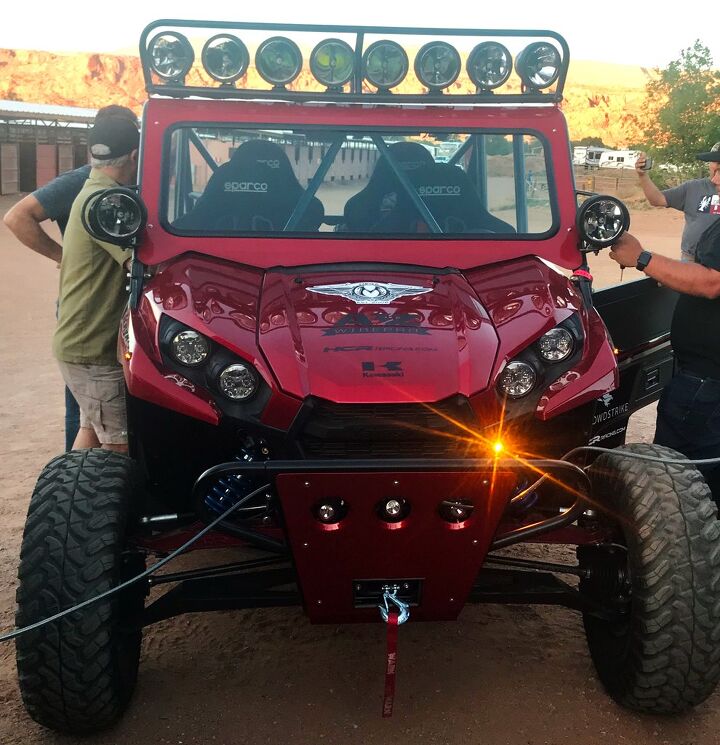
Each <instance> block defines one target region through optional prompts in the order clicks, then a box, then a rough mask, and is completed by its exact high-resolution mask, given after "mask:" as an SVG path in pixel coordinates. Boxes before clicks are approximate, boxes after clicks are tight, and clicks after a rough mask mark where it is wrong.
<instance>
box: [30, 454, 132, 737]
mask: <svg viewBox="0 0 720 745" xmlns="http://www.w3.org/2000/svg"><path fill="white" fill-rule="evenodd" d="M138 481H139V479H138V477H137V471H136V466H135V464H134V463H133V461H131V460H130V459H129V458H128V457H126V456H124V455H120V454H118V453H114V452H110V451H107V450H78V451H73V452H70V453H64V454H63V455H60V456H58V457H57V458H55V459H54V460H52V461H51V462H50V463H49V464H48V465H47V466H46V467H45V469H44V470H43V472H42V473H41V474H40V478H39V479H38V482H37V485H36V487H35V491H34V492H33V496H32V499H31V501H30V508H29V511H28V516H27V522H26V524H25V533H24V535H23V541H22V549H21V555H20V569H19V573H18V578H19V586H18V590H17V616H16V622H17V625H18V627H23V626H28V625H30V624H33V623H36V622H37V621H41V620H43V619H45V618H48V617H49V616H52V615H53V614H55V613H57V612H59V611H61V610H64V609H66V608H68V607H70V606H73V605H76V604H77V603H80V602H82V601H84V600H87V599H89V598H92V597H95V596H96V595H99V594H101V593H103V592H105V591H106V590H109V589H110V588H112V587H115V586H117V585H118V584H120V583H121V582H122V581H124V580H126V579H129V578H130V577H131V576H135V575H136V574H139V573H140V572H141V571H142V570H143V568H144V558H143V557H142V556H141V555H139V554H137V553H135V552H132V551H129V550H128V546H127V545H126V535H127V530H128V526H129V522H130V514H131V504H132V502H133V500H134V497H135V496H136V495H137V492H138ZM143 606H144V589H143V587H142V584H141V583H138V585H134V586H131V587H130V588H128V590H125V591H124V592H122V593H118V594H115V595H112V596H110V597H109V598H107V599H105V600H102V601H100V602H98V603H95V604H92V605H90V606H88V607H86V608H84V609H82V610H79V611H76V612H74V613H71V614H70V615H69V616H66V617H65V618H63V619H61V620H59V621H56V622H53V623H51V624H48V625H46V626H43V627H41V628H39V629H37V630H35V631H32V632H29V633H26V634H24V635H22V636H20V637H18V639H17V641H16V649H17V668H18V678H19V681H20V690H21V693H22V697H23V701H24V703H25V706H26V708H27V710H28V713H29V714H30V716H31V717H32V718H33V719H34V720H35V721H37V722H39V723H40V724H42V725H44V726H46V727H50V728H52V729H54V730H58V731H60V732H67V733H86V732H92V731H96V730H100V729H103V728H105V727H108V726H109V725H110V724H112V723H113V722H114V721H115V720H116V719H117V718H118V717H119V716H120V715H121V714H122V713H123V711H124V710H125V708H126V706H127V704H128V701H129V700H130V696H131V695H132V692H133V690H134V688H135V681H136V678H137V669H138V661H139V657H140V642H141V620H142V610H143Z"/></svg>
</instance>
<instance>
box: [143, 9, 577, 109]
mask: <svg viewBox="0 0 720 745" xmlns="http://www.w3.org/2000/svg"><path fill="white" fill-rule="evenodd" d="M192 29H197V30H198V31H199V32H204V36H203V37H202V38H197V37H198V36H199V34H198V35H194V34H193V33H192V31H191V30H192ZM180 30H183V32H184V33H180ZM189 30H190V31H189ZM228 32H232V34H229V33H228ZM259 33H262V34H265V35H266V38H264V39H261V41H260V42H259V43H258V45H257V47H258V49H264V46H263V45H267V42H268V41H270V42H271V43H275V46H276V47H277V50H276V49H275V48H274V47H273V48H272V50H271V52H272V54H271V56H270V57H269V58H268V59H267V60H265V61H264V67H265V68H266V69H265V70H264V71H263V70H260V69H259V68H258V67H256V70H257V72H258V73H259V75H260V77H261V78H262V83H267V86H268V87H266V88H265V87H247V86H246V85H244V78H243V77H242V76H241V75H237V76H236V75H233V74H230V73H229V72H223V73H222V74H220V75H218V74H213V73H214V72H216V69H217V67H218V66H220V67H221V68H222V69H225V68H223V67H222V66H223V65H224V66H225V67H226V68H227V69H228V70H232V69H238V70H240V69H242V71H243V74H244V77H245V78H246V77H247V72H246V68H245V67H243V64H242V63H244V62H245V60H234V59H231V58H229V59H227V60H216V61H215V68H214V69H213V70H207V69H203V66H204V67H207V65H206V60H207V54H203V55H194V54H193V44H192V42H191V41H190V40H194V42H195V44H196V45H197V46H198V48H199V47H201V46H202V45H203V44H207V43H209V42H208V40H209V39H210V40H212V39H213V38H214V37H217V36H223V37H230V38H231V39H234V40H235V42H236V44H235V47H237V49H238V50H240V51H242V50H243V49H244V48H245V45H248V44H247V38H242V37H243V36H247V35H255V36H257V35H258V34H259ZM164 35H167V36H168V37H169V39H170V42H171V43H166V42H165V40H164V39H163V36H164ZM293 35H296V40H293V39H292V38H291V37H292V36H293ZM297 35H305V36H308V35H315V39H314V41H311V42H309V43H308V44H307V47H308V48H312V53H311V54H312V55H315V54H318V53H319V52H318V50H322V52H323V54H324V57H323V59H322V60H321V61H318V60H313V59H302V55H303V53H302V52H300V49H299V47H295V45H296V44H297V43H299V40H298V39H297ZM280 37H283V38H284V44H285V47H287V49H285V47H282V45H281V44H279V43H277V41H276V40H277V39H279V38H280ZM338 37H340V38H338ZM342 37H345V38H344V39H343V38H342ZM368 37H369V38H368ZM178 39H180V45H181V44H182V42H183V41H184V42H186V46H187V48H183V49H181V48H180V45H178V41H177V40H178ZM454 40H457V41H460V42H461V43H462V42H464V43H465V44H466V46H467V47H468V49H472V50H473V52H475V53H476V54H475V56H477V49H478V45H482V44H483V43H488V42H491V44H490V46H491V47H492V46H493V44H492V42H494V46H499V47H500V49H505V51H507V47H508V46H510V45H512V44H514V45H518V44H521V45H522V48H521V49H518V51H517V52H516V53H515V68H516V69H515V72H516V73H517V79H516V81H515V84H516V87H518V88H520V92H519V93H518V92H503V91H502V89H501V86H502V84H504V82H505V81H503V80H502V78H499V80H500V83H499V84H498V86H497V87H493V86H491V85H481V84H479V82H478V71H477V70H475V69H474V67H472V66H471V69H467V66H466V62H467V57H468V56H469V55H470V56H472V55H471V53H470V52H469V51H468V52H465V53H463V54H462V57H463V58H464V61H465V63H464V64H463V68H462V70H461V71H460V70H458V71H457V74H455V71H454V70H451V71H449V72H448V71H445V70H440V67H441V66H442V65H444V64H447V62H446V61H447V60H451V61H452V62H453V64H454V66H455V67H457V60H458V59H460V57H461V53H460V52H459V51H458V50H457V49H456V48H455V47H454V46H453V45H452V43H453V41H454ZM380 41H383V42H388V41H390V42H395V44H400V46H401V47H402V49H404V50H405V52H407V51H408V49H407V45H405V46H403V45H402V43H401V42H402V41H406V42H407V43H408V44H410V45H412V46H413V48H414V47H415V46H417V47H418V48H419V49H420V51H419V52H418V54H417V57H418V58H419V57H420V56H421V55H422V54H423V53H425V57H428V50H435V49H438V50H440V51H442V49H445V50H446V52H445V53H444V56H441V55H440V54H439V53H435V55H434V56H433V55H430V56H429V58H428V59H425V57H424V58H423V60H422V61H420V60H419V59H417V58H416V62H415V73H416V78H417V84H418V87H420V88H422V90H421V91H419V92H417V93H402V92H396V91H392V90H390V88H391V87H393V86H396V85H399V84H400V81H401V80H402V76H400V75H394V74H393V71H392V70H389V71H388V73H387V75H384V74H383V72H384V71H383V70H380V72H378V70H377V69H373V70H372V71H368V69H367V68H368V65H367V55H368V50H371V49H372V48H373V47H376V46H377V45H378V43H379V42H380ZM158 44H159V46H160V50H159V51H158V50H157V49H155V46H158ZM248 46H250V45H248ZM235 47H232V49H231V48H230V47H228V49H227V50H224V49H223V48H221V49H220V53H222V52H223V51H225V52H228V53H229V52H230V51H232V50H233V49H235ZM293 47H295V48H296V49H297V53H295V52H293V49H292V48H293ZM402 49H401V50H400V53H401V54H402ZM235 51H236V53H237V54H238V55H239V52H237V50H235ZM291 52H292V53H291ZM348 52H351V53H352V55H353V64H352V74H351V75H350V76H349V77H348V75H347V72H344V73H343V74H342V75H341V76H340V78H338V79H334V78H333V76H334V75H335V71H334V68H333V66H337V67H341V66H345V68H347V65H348V62H349V61H348V60H347V59H346V58H345V57H346V56H347V53H348ZM529 52H534V54H531V53H529ZM175 53H177V54H178V55H180V56H181V57H182V56H183V55H184V57H183V59H185V60H188V59H189V60H194V65H193V66H192V67H190V68H188V67H187V65H181V64H179V63H178V64H177V65H173V64H172V60H169V59H168V54H170V55H172V54H175ZM307 54H309V52H305V55H307ZM343 54H344V56H343ZM298 55H299V58H298ZM338 55H340V56H338ZM508 55H509V52H508ZM217 56H219V55H218V54H216V57H217ZM226 56H228V55H226ZM240 56H242V55H240ZM265 56H267V55H265ZM293 56H294V59H293ZM396 56H397V55H396ZM436 58H437V59H436ZM388 59H389V58H388ZM140 60H141V62H142V67H143V74H144V76H145V87H146V90H147V92H148V93H149V94H150V95H151V96H152V95H156V96H164V97H171V98H187V97H189V96H195V97H200V98H214V99H256V100H262V99H267V100H285V101H298V102H303V101H335V102H363V103H368V102H370V101H374V102H385V103H388V102H392V103H396V104H403V103H408V102H414V103H428V100H434V101H443V102H445V103H450V100H452V102H453V103H465V104H468V103H478V104H488V103H500V102H501V101H502V102H503V103H509V102H512V103H533V104H538V103H543V104H549V103H553V104H556V103H559V102H560V101H562V97H563V88H564V85H565V79H566V77H567V71H568V66H569V62H570V51H569V48H568V45H567V42H566V41H565V39H564V38H563V37H562V36H560V35H559V34H558V33H556V32H554V31H547V30H531V29H523V30H508V29H457V28H453V29H450V28H405V27H402V28H401V27H389V26H387V27H386V26H336V25H332V26H330V25H315V24H280V23H250V22H233V21H198V20H193V21H190V20H171V19H161V20H157V21H153V22H152V23H151V24H149V25H148V26H147V27H146V28H145V29H144V31H143V32H142V35H141V37H140ZM158 60H161V62H162V69H160V70H158V69H157V65H158V64H159V63H158ZM200 60H202V63H201V61H200ZM257 62H258V60H257V52H256V64H257ZM379 64H381V65H382V64H384V62H383V59H382V58H381V61H380V63H379ZM388 64H390V62H388ZM505 64H506V67H507V66H509V68H510V69H511V68H512V59H509V60H507V62H506V63H505ZM233 65H234V67H233ZM298 65H299V66H298ZM377 65H378V63H377V62H375V65H374V67H375V68H377ZM523 65H525V67H527V68H528V69H527V70H525V69H524V68H523ZM553 65H554V66H555V67H554V68H553ZM410 67H411V69H412V62H410ZM475 67H477V64H475ZM274 68H277V71H276V72H277V74H275V75H268V74H267V69H274ZM300 68H302V69H305V70H308V71H310V72H312V74H313V76H314V80H315V81H316V83H317V86H318V89H317V90H308V89H307V86H306V88H305V89H304V90H292V89H288V88H287V86H288V85H290V86H292V81H293V80H294V79H295V76H296V75H297V74H299V72H300ZM331 68H333V69H331ZM173 70H177V71H179V72H178V74H177V76H176V77H172V72H173ZM286 70H287V73H286V72H285V71H286ZM318 71H321V72H320V74H319V75H318ZM264 72H265V74H263V73H264ZM280 73H283V74H282V75H281V74H280ZM509 76H510V73H509V70H508V73H507V77H509ZM238 78H239V79H238ZM386 80H387V81H390V82H391V83H392V85H390V84H387V85H386V84H385V83H384V82H383V81H386ZM394 80H397V82H394ZM505 80H507V78H506V79H505ZM378 81H380V82H378ZM456 81H457V82H456ZM262 83H261V84H262ZM463 84H464V85H465V87H466V88H470V89H471V88H472V87H475V92H474V93H467V92H463V91H462V85H463ZM323 85H324V86H325V89H323V87H322V86H323Z"/></svg>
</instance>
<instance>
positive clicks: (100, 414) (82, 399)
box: [58, 361, 127, 445]
mask: <svg viewBox="0 0 720 745" xmlns="http://www.w3.org/2000/svg"><path fill="white" fill-rule="evenodd" d="M58 365H59V366H60V372H61V373H62V376H63V378H64V379H65V385H67V387H68V388H69V389H70V392H71V393H72V394H73V396H74V397H75V400H76V401H77V402H78V404H79V406H80V426H81V427H83V428H87V429H90V428H92V429H94V430H95V434H96V435H97V438H98V440H100V444H102V445H124V444H125V443H127V411H126V409H125V379H124V377H123V369H122V367H121V366H120V365H76V364H74V363H72V362H61V361H58Z"/></svg>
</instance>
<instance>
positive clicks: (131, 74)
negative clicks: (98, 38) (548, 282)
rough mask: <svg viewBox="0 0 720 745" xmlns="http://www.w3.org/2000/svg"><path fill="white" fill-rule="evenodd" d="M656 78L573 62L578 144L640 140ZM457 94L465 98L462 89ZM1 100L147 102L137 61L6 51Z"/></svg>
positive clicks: (572, 125) (627, 68) (573, 130)
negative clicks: (642, 115)
mask: <svg viewBox="0 0 720 745" xmlns="http://www.w3.org/2000/svg"><path fill="white" fill-rule="evenodd" d="M649 74H652V73H651V72H650V71H645V70H644V69H643V68H641V67H637V66H631V65H615V64H604V63H597V62H585V61H573V62H571V65H570V72H569V75H568V81H567V84H566V87H565V101H564V102H563V111H564V112H565V116H566V117H567V120H568V126H569V129H570V136H571V138H572V139H574V140H578V139H582V138H583V137H600V138H602V140H603V141H604V142H605V143H606V144H608V145H612V146H622V145H625V144H627V143H628V142H634V141H637V140H638V139H640V133H639V131H638V125H637V120H636V119H635V117H636V115H638V114H639V107H640V104H641V103H642V101H643V99H644V93H645V82H646V80H647V76H648V75H649ZM192 75H193V76H194V79H193V80H189V82H195V83H198V82H200V75H201V73H200V72H197V71H194V72H193V73H192ZM248 77H249V79H250V81H251V82H253V81H255V82H256V83H257V84H258V85H260V84H261V82H262V81H260V80H259V78H258V76H257V73H256V72H255V70H254V69H253V68H251V69H250V70H249V72H248ZM262 86H263V87H264V86H265V83H262ZM510 86H511V89H514V90H518V89H519V81H518V80H517V78H515V77H513V78H512V79H511V81H510ZM293 87H296V88H298V89H307V88H312V87H314V81H313V80H312V78H311V76H310V73H309V72H308V73H303V75H302V76H301V77H300V78H299V79H298V80H297V81H296V83H295V84H294V86H293ZM455 89H456V90H462V86H461V83H456V84H455ZM401 90H402V87H401ZM2 98H4V99H12V100H18V101H28V102H32V103H50V104H61V105H66V106H83V107H89V108H98V107H100V106H104V105H105V104H107V103H110V102H112V103H120V104H125V105H126V106H130V107H131V108H133V109H135V110H136V111H138V112H139V111H140V108H141V106H142V103H143V101H145V99H146V94H145V89H144V82H143V77H142V70H141V67H140V60H139V58H138V57H136V56H132V55H111V54H89V53H88V54H54V53H51V52H42V51H30V50H12V49H0V99H2Z"/></svg>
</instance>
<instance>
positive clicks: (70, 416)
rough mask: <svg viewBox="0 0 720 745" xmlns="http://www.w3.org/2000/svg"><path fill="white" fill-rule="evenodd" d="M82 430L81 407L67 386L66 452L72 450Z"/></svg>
mask: <svg viewBox="0 0 720 745" xmlns="http://www.w3.org/2000/svg"><path fill="white" fill-rule="evenodd" d="M79 429H80V407H79V406H78V402H77V401H76V400H75V398H74V396H73V394H72V393H70V389H69V388H68V387H67V386H65V450H72V446H73V442H75V438H76V437H77V433H78V430H79Z"/></svg>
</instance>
